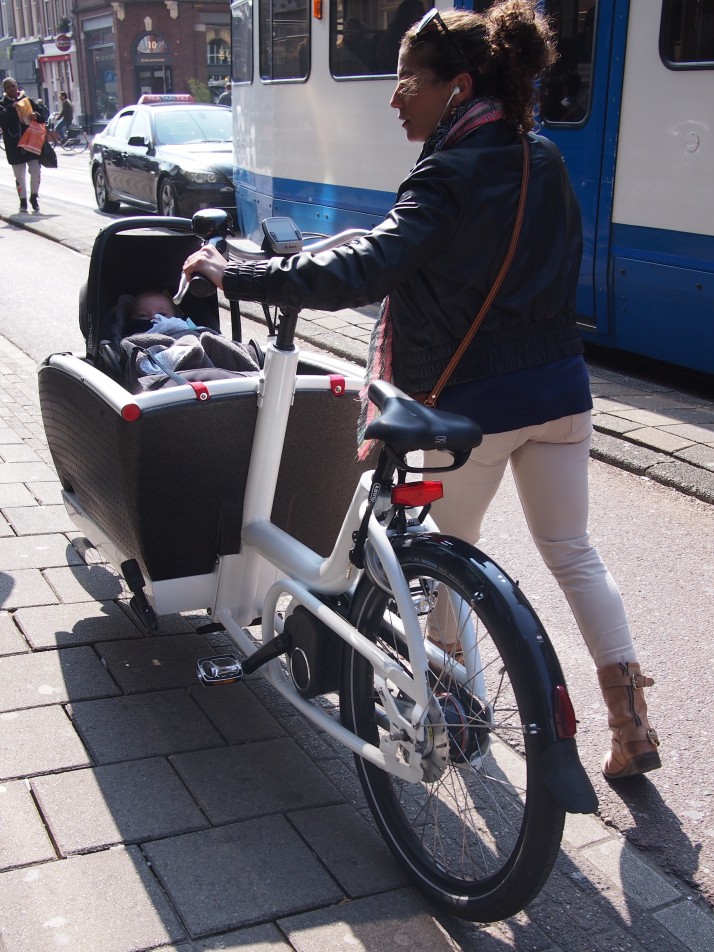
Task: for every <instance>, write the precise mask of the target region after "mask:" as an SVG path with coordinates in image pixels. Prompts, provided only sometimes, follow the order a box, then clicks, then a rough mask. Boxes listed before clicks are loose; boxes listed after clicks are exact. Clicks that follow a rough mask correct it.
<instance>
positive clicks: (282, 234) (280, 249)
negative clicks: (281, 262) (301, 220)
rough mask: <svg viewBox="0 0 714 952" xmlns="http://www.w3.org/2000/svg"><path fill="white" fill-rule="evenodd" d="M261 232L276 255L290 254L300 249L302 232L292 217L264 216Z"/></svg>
mask: <svg viewBox="0 0 714 952" xmlns="http://www.w3.org/2000/svg"><path fill="white" fill-rule="evenodd" d="M263 232H264V234H265V237H266V239H267V241H268V243H269V245H270V248H271V250H272V251H273V253H274V254H276V255H290V254H295V253H296V252H298V251H301V250H302V233H301V232H300V229H299V228H298V226H297V225H296V224H295V222H294V221H293V220H292V218H266V219H264V221H263Z"/></svg>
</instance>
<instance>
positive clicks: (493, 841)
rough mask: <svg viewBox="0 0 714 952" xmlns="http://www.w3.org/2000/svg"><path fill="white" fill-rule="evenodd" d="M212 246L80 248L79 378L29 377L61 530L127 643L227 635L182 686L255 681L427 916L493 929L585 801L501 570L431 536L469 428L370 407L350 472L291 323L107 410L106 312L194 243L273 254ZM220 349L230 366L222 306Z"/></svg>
mask: <svg viewBox="0 0 714 952" xmlns="http://www.w3.org/2000/svg"><path fill="white" fill-rule="evenodd" d="M226 228H227V226H226V225H225V223H223V224H221V221H220V215H219V213H214V212H201V213H198V215H197V216H195V217H194V221H193V222H190V221H188V220H184V219H171V218H136V219H125V220H121V221H116V222H113V223H112V224H111V225H109V226H108V227H107V228H106V229H104V231H103V232H102V233H100V235H99V236H98V238H97V240H96V243H95V246H94V249H93V253H92V257H91V262H90V268H89V278H88V282H87V286H86V289H85V291H84V292H83V294H82V295H81V299H80V323H81V325H82V328H83V331H84V333H85V339H86V343H87V347H86V353H84V354H82V355H79V354H77V355H72V354H54V355H52V356H50V357H48V358H47V360H46V361H44V363H43V364H42V366H41V367H40V370H39V388H40V400H41V407H42V415H43V420H44V425H45V430H46V434H47V439H48V443H49V447H50V450H51V453H52V457H53V460H54V464H55V467H56V469H57V473H58V475H59V478H60V481H61V485H62V492H63V497H64V502H65V505H66V507H67V510H68V512H69V514H70V516H71V518H72V521H73V523H74V524H75V526H76V527H77V529H78V530H79V531H80V532H82V533H83V535H84V536H86V537H87V539H88V540H89V541H90V542H91V544H92V545H93V546H95V547H96V548H97V549H98V550H99V551H100V552H101V553H102V555H103V556H104V557H105V558H106V559H107V560H108V562H109V563H110V564H111V565H112V566H113V567H114V568H115V569H116V571H117V572H119V573H120V574H121V576H122V577H123V579H124V580H125V582H126V585H127V588H128V589H129V590H130V592H131V593H132V595H131V604H132V607H133V609H134V612H135V614H136V616H137V618H138V620H139V622H140V623H141V624H142V625H143V626H144V628H145V629H146V631H147V632H151V631H152V630H156V628H157V627H158V625H159V624H160V616H161V615H165V614H169V613H174V612H184V611H191V612H195V611H196V610H204V611H206V612H207V613H208V615H209V616H210V622H209V623H210V624H211V625H215V626H217V627H220V628H221V629H222V630H224V631H225V632H227V634H228V635H229V636H230V639H231V640H232V642H233V643H234V644H235V651H230V652H224V653H223V654H222V655H219V656H216V657H210V658H204V659H201V660H200V661H199V664H198V671H197V676H198V678H199V680H200V681H201V682H202V683H203V684H204V685H206V686H207V687H206V689H207V690H220V689H221V685H223V684H228V683H235V682H236V681H239V680H240V678H241V677H242V676H243V675H245V674H251V673H253V672H259V673H260V674H262V675H263V676H264V677H265V678H266V679H267V680H268V681H269V682H270V684H272V686H273V687H274V688H275V690H276V691H277V692H279V694H280V695H282V697H283V698H285V699H287V700H288V701H289V702H290V703H291V704H292V705H293V706H294V707H295V709H296V710H297V711H299V712H300V713H302V714H303V715H304V716H305V717H306V718H307V719H308V720H309V721H310V722H312V723H313V724H315V725H316V726H317V727H318V728H319V729H321V730H323V731H325V733H327V734H328V735H329V736H330V737H332V738H334V739H335V740H336V741H337V742H339V743H341V744H343V745H344V746H345V747H346V748H347V749H348V750H350V751H351V752H352V753H353V754H354V755H355V762H356V767H357V771H358V774H359V777H360V780H361V783H362V787H363V790H364V795H365V798H366V800H367V803H368V805H369V807H370V810H371V812H372V814H373V816H374V819H375V821H376V824H377V826H378V827H379V830H380V832H381V833H382V835H383V837H384V839H385V840H386V842H387V844H388V845H389V847H390V849H391V850H392V852H393V854H394V855H395V857H396V858H397V860H398V861H399V862H400V863H401V865H402V866H403V867H404V869H405V870H406V871H407V873H408V874H409V876H410V877H411V878H412V880H413V881H414V882H415V884H416V885H417V886H418V887H420V888H421V889H422V890H423V891H424V892H425V893H426V894H427V895H428V896H429V898H430V899H431V900H432V901H434V902H435V903H436V904H437V905H438V906H439V907H440V908H441V909H442V910H444V911H447V912H450V913H452V914H455V915H457V916H459V917H462V918H466V919H471V920H477V921H492V920H496V919H503V918H506V917H508V916H510V915H513V914H515V913H516V912H518V911H520V910H521V909H523V908H524V906H526V905H527V903H528V902H529V901H530V900H532V899H533V898H534V896H536V895H537V893H538V892H539V890H540V888H541V887H542V885H543V884H544V882H545V881H546V879H547V877H548V875H549V873H550V870H551V868H552V865H553V863H554V861H555V857H556V855H557V851H558V848H559V844H560V840H561V836H562V829H563V823H564V817H565V812H566V811H570V812H585V813H587V812H592V811H594V810H595V809H596V806H597V801H596V798H595V794H594V791H593V788H592V786H591V784H590V782H589V780H588V779H587V777H586V775H585V772H584V770H583V768H582V765H581V764H580V761H579V758H578V754H577V748H576V742H575V739H574V735H575V717H574V713H573V709H572V705H571V703H570V700H569V697H568V694H567V689H566V686H565V680H564V677H563V673H562V670H561V668H560V665H559V662H558V659H557V657H556V654H555V651H554V649H553V647H552V645H551V642H550V640H549V638H548V635H547V633H546V631H545V630H544V628H543V625H542V624H541V622H540V621H539V619H538V617H537V615H536V614H535V612H534V611H533V609H532V607H531V605H530V604H529V602H528V600H527V599H526V597H525V596H524V594H523V593H522V592H521V590H520V588H519V587H518V585H517V583H515V582H514V581H513V580H512V579H510V578H509V576H508V574H507V573H506V572H505V571H504V570H503V569H502V568H500V567H499V566H498V565H497V564H496V563H495V562H493V560H492V559H490V558H489V557H488V555H486V554H485V553H484V552H482V551H480V550H478V549H476V548H474V547H472V546H469V545H467V544H466V543H465V542H463V541H460V540H458V539H455V538H452V537H447V536H445V535H442V534H440V533H439V531H438V527H437V526H436V525H435V523H434V521H433V520H432V518H431V517H430V515H429V507H430V502H432V501H433V500H434V499H436V498H438V496H439V494H440V492H441V488H440V483H438V481H437V479H436V478H435V477H437V476H438V473H437V472H434V471H433V470H432V471H429V472H428V473H426V472H423V468H422V466H421V464H420V453H419V451H422V450H425V449H431V448H434V447H438V448H440V449H442V450H443V455H444V465H443V469H444V470H446V469H449V468H452V467H454V468H455V467H457V466H459V465H463V463H464V462H465V460H466V458H467V457H468V454H469V452H470V451H471V449H472V448H473V447H474V446H476V445H478V443H479V441H480V439H481V435H480V431H479V428H478V426H477V425H476V424H475V423H473V422H472V421H470V420H467V419H465V418H463V417H460V416H456V415H454V414H449V413H444V412H441V411H439V410H436V409H432V408H429V407H425V406H423V405H421V404H419V403H417V402H415V401H413V400H411V399H410V398H408V397H407V396H406V395H405V394H403V393H401V392H400V391H399V390H397V389H396V388H395V387H393V386H392V385H391V384H389V383H386V382H378V383H373V384H371V385H370V388H369V397H370V399H371V400H372V401H373V402H374V403H375V404H376V405H377V407H378V408H379V415H378V416H377V417H376V419H375V420H373V422H372V423H371V424H370V427H369V429H368V433H367V435H368V436H369V437H371V438H372V439H373V440H374V441H375V449H374V450H373V452H372V455H371V457H370V458H368V460H367V461H366V462H360V461H359V460H358V458H357V453H356V437H355V434H356V427H357V417H358V412H359V406H360V404H359V393H360V390H361V388H362V386H363V380H362V375H363V374H362V371H361V370H360V369H359V368H358V367H356V366H354V365H352V364H350V363H348V362H346V361H342V360H337V359H335V358H333V357H330V356H326V355H322V354H301V353H300V351H299V349H298V347H297V346H296V344H295V328H296V322H297V319H298V314H297V312H296V311H292V310H290V309H279V310H278V313H277V314H276V316H275V317H274V318H273V317H271V316H270V314H268V315H267V316H268V320H269V321H270V335H269V338H268V344H267V346H266V348H265V353H264V354H263V353H260V354H258V363H259V364H262V366H260V367H259V369H256V370H254V371H252V372H247V373H244V374H233V375H227V376H226V378H225V379H216V380H209V381H207V382H200V383H197V382H195V381H187V382H185V383H183V384H182V383H181V381H179V382H176V381H172V382H171V383H172V385H171V386H167V387H163V388H160V389H155V390H149V391H142V392H138V393H137V392H132V390H130V389H127V387H126V385H125V382H124V380H123V379H122V375H121V368H120V367H118V366H117V363H116V360H115V357H116V354H115V353H113V351H112V346H111V334H112V321H113V320H114V318H113V316H112V315H113V310H112V309H113V307H114V304H115V302H116V300H117V298H118V297H119V296H120V295H122V294H127V293H128V294H132V293H133V294H136V293H138V292H139V291H140V290H142V289H144V288H146V287H148V286H152V287H164V286H165V287H169V288H176V287H177V285H178V283H179V278H180V275H181V265H182V263H183V261H184V260H185V258H186V257H187V256H188V255H189V254H190V253H191V252H193V251H194V250H196V249H197V248H198V247H199V246H200V245H201V243H202V242H203V241H206V240H213V241H214V243H218V242H224V244H223V245H222V246H221V247H223V248H225V250H226V253H227V254H229V255H234V256H239V257H244V258H252V259H255V258H259V257H265V256H266V255H267V254H271V253H274V252H273V251H272V248H271V247H270V246H269V245H268V246H266V247H264V248H263V249H261V248H259V247H258V246H254V245H251V244H250V243H248V242H245V241H232V240H231V238H230V236H228V239H227V246H226V243H225V235H226ZM268 233H269V229H266V234H268ZM350 237H354V235H350V234H343V235H341V236H336V237H335V238H332V239H321V240H317V241H316V242H313V243H310V244H306V245H305V249H306V250H313V251H314V250H321V249H325V248H329V247H334V246H336V245H337V244H339V243H341V242H342V241H345V240H349V239H350ZM266 241H268V242H269V238H268V239H266ZM273 247H274V246H273ZM279 247H281V248H282V247H283V246H279ZM205 290H206V289H205V287H204V288H202V289H201V288H198V289H196V291H197V293H196V294H194V293H193V289H189V292H188V294H187V296H186V298H185V299H184V305H185V311H186V313H187V314H190V315H191V316H192V319H193V320H194V322H195V323H197V324H201V325H203V326H205V327H209V328H213V329H214V330H216V331H218V330H219V329H220V321H219V305H218V300H217V298H216V296H215V294H214V295H210V296H199V295H198V291H201V293H203V292H205ZM231 327H232V336H233V338H234V339H235V340H239V339H240V315H239V313H238V308H237V305H232V320H231ZM424 477H426V478H424ZM444 632H448V633H449V636H448V638H444V637H435V633H436V635H439V634H442V635H443V633H444ZM325 699H328V700H330V701H331V702H332V704H326V703H324V702H325ZM337 705H339V717H335V716H333V714H332V712H331V708H334V707H335V706H337ZM345 848H346V849H348V848H349V844H345Z"/></svg>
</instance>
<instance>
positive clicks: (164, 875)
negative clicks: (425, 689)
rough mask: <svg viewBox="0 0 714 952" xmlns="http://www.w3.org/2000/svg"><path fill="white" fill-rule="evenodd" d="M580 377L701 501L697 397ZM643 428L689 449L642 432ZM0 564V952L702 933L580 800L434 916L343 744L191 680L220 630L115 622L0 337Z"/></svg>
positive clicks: (548, 949)
mask: <svg viewBox="0 0 714 952" xmlns="http://www.w3.org/2000/svg"><path fill="white" fill-rule="evenodd" d="M0 214H1V203H0ZM29 217H30V216H28V218H29ZM53 227H55V228H56V227H57V223H56V222H55V225H54V226H53ZM65 240H66V241H67V243H68V244H69V243H70V242H71V241H72V239H71V238H70V237H68V238H66V239H65ZM71 246H72V247H74V245H71ZM323 319H324V318H315V319H314V320H312V321H309V322H308V323H307V325H303V327H304V328H305V327H306V328H307V329H306V330H305V334H306V336H308V335H309V336H310V337H311V339H312V340H313V342H317V343H320V344H321V345H325V346H329V347H330V349H332V350H333V351H335V350H336V351H339V352H341V353H343V354H345V355H346V356H350V357H352V358H353V359H360V357H361V356H362V353H361V352H360V353H358V352H357V349H356V345H355V343H354V337H355V335H356V332H353V331H350V330H345V329H344V328H341V327H338V328H335V327H334V326H331V327H328V328H327V330H325V329H324V328H325V325H324V324H321V323H319V321H320V320H323ZM338 319H339V320H342V315H340V316H339V318H338ZM362 320H364V317H363V316H362V315H359V316H355V312H351V313H350V314H348V316H347V326H348V327H350V326H357V325H358V324H360V323H361V321H362ZM353 322H354V323H353ZM366 329H367V331H368V326H367V328H366ZM336 335H339V337H337V336H336ZM326 336H329V337H330V340H331V341H333V338H334V340H336V341H337V343H338V344H340V347H344V348H345V349H344V350H341V349H340V347H338V346H336V344H335V343H334V341H333V342H332V343H328V342H327V340H326V339H325V338H326ZM362 346H363V347H366V344H365V343H364V340H363V341H362ZM348 347H351V348H353V349H352V351H351V352H350V351H349V350H348ZM594 385H595V389H596V392H597V393H599V394H600V395H599V396H598V401H599V405H598V412H599V415H600V416H601V417H602V416H605V417H607V420H604V421H601V425H604V426H606V427H609V429H607V430H602V431H601V432H600V434H599V436H598V442H599V441H600V440H604V441H605V443H606V446H607V447H610V449H611V451H612V454H613V456H614V455H615V454H616V453H617V452H619V453H620V454H621V456H622V459H621V461H620V463H619V464H620V465H626V466H627V468H634V467H635V466H640V467H645V468H646V469H643V470H642V471H646V472H647V475H650V476H652V477H653V478H658V475H663V474H665V473H667V472H669V473H675V474H676V473H680V475H679V477H678V479H679V480H680V483H681V488H682V489H683V490H684V491H686V492H695V490H696V492H695V494H700V493H704V495H701V496H700V498H708V499H709V501H712V496H711V485H710V484H709V489H707V488H706V487H707V483H706V480H703V481H702V482H701V483H700V482H699V481H698V480H695V479H694V478H693V475H692V473H690V472H689V470H688V469H684V467H685V466H686V467H689V468H690V469H691V470H694V471H695V475H696V474H697V473H698V472H700V473H701V474H703V476H706V474H709V476H711V475H712V470H714V465H713V464H712V460H711V454H712V453H714V433H713V432H712V431H713V430H714V415H713V414H712V408H711V405H710V404H707V403H706V402H705V401H690V400H689V399H684V398H681V397H679V396H678V395H677V394H675V393H673V392H667V391H660V392H657V393H652V392H651V391H646V390H645V389H643V387H642V385H640V384H638V383H637V382H635V381H633V382H628V381H622V379H621V378H619V377H615V375H604V374H603V375H602V377H600V375H599V374H598V375H596V376H595V379H594ZM648 398H649V401H650V402H648ZM655 407H656V408H657V409H656V410H655ZM665 409H666V415H665V413H664V411H665ZM647 412H649V413H651V414H655V413H657V414H662V415H663V416H664V419H659V418H658V419H655V418H654V417H653V416H646V413H647ZM707 413H708V414H709V415H708V416H707ZM665 420H666V421H667V422H665ZM613 421H619V423H618V422H613ZM618 427H619V430H621V431H622V432H618ZM672 428H675V429H672ZM676 428H679V429H676ZM643 431H654V432H655V433H659V434H661V435H662V437H661V438H662V439H664V438H666V435H667V434H669V435H671V436H674V437H675V438H678V439H680V440H685V441H686V440H688V443H687V446H682V445H679V446H677V447H674V446H670V447H669V448H667V449H665V448H663V447H662V446H659V447H653V445H652V444H647V443H645V442H643V440H644V438H645V437H646V438H647V439H649V438H650V437H649V436H648V435H646V434H645V433H644V432H643ZM638 434H640V435H641V439H640V440H638ZM694 436H696V437H698V438H697V439H694V438H693V437H694ZM703 437H708V438H709V442H708V443H707V441H706V439H704V438H703ZM687 449H689V450H690V455H696V454H697V453H699V454H702V456H701V458H702V459H703V460H704V462H703V463H699V464H697V463H696V462H695V461H694V460H692V459H689V458H687V457H686V456H683V454H684V453H685V451H686V450H687ZM707 454H708V455H707ZM707 460H708V466H707V465H705V463H706V461H707ZM667 467H669V469H667ZM636 471H640V470H636ZM682 474H687V475H682ZM668 479H669V481H670V484H674V485H679V484H680V483H676V482H674V477H673V476H672V477H668ZM662 481H665V479H664V478H663V479H662ZM702 487H703V488H702ZM707 492H708V493H709V494H710V495H709V496H707V495H706V493H707ZM0 569H1V570H0V605H2V611H0V897H1V898H0V950H2V952H45V950H47V952H49V950H56V949H57V948H63V947H64V948H67V949H71V950H72V952H130V950H131V952H143V950H150V949H159V950H162V952H170V950H173V952H199V950H209V949H211V950H213V949H226V950H237V949H241V950H245V949H250V950H256V952H268V950H270V952H281V950H285V952H287V950H290V949H292V950H295V952H343V950H344V952H361V950H364V952H394V949H401V948H404V949H410V950H413V952H442V950H444V952H447V950H455V949H462V950H464V952H476V950H478V952H492V950H493V952H503V950H511V949H513V950H526V949H529V950H530V949H538V950H541V952H556V950H562V952H566V950H567V952H578V950H582V952H589V950H614V949H628V950H634V952H644V950H648V952H684V950H689V952H709V950H711V949H712V948H714V917H713V916H712V914H711V911H710V910H709V909H708V908H707V907H706V906H705V905H704V904H703V903H702V902H701V900H700V899H699V898H698V897H697V894H696V893H695V892H694V891H693V890H691V889H689V888H688V887H686V886H685V885H684V884H682V883H680V882H678V881H677V880H675V879H674V878H673V877H672V876H670V875H667V874H664V873H663V872H661V871H660V870H658V869H657V868H656V867H654V866H653V865H652V864H651V862H650V860H649V858H648V857H646V856H644V855H643V854H641V853H639V852H638V851H637V850H635V849H634V848H633V847H631V846H630V845H628V844H626V843H625V842H624V840H623V838H622V837H620V836H618V835H617V834H615V833H614V832H613V830H612V829H610V828H608V827H606V826H605V825H604V824H603V823H601V822H600V821H599V820H598V819H597V818H595V817H570V818H569V819H568V824H567V827H566V837H565V840H564V843H563V849H562V851H561V854H560V856H559V859H558V862H557V864H556V868H555V870H554V873H553V875H552V876H551V878H550V880H549V882H548V884H547V886H546V888H545V889H544V891H543V893H542V894H541V896H539V897H538V899H537V900H536V901H535V902H534V903H533V904H532V905H531V906H530V907H529V909H528V910H527V912H524V913H521V914H520V915H518V916H515V917H513V918H512V919H510V920H508V921H507V922H503V923H497V924H493V925H489V926H476V925H471V924H465V923H460V922H458V921H456V920H453V919H447V918H441V917H439V916H437V915H436V914H435V912H434V910H433V909H432V908H430V906H429V905H428V904H427V903H426V902H425V901H424V900H423V898H422V897H421V896H420V895H419V894H418V893H417V892H415V891H414V890H412V889H411V888H410V887H409V886H408V885H407V883H406V882H405V881H404V878H403V876H402V874H401V872H400V871H399V869H398V868H397V867H396V866H395V864H394V863H393V861H392V859H391V857H390V856H389V854H388V852H387V851H386V848H385V847H384V845H383V843H382V841H381V839H380V837H379V836H378V834H377V832H376V830H375V828H374V826H373V823H372V820H371V818H370V816H369V814H368V813H367V812H366V808H365V805H364V801H363V798H362V794H361V790H360V788H359V783H358V780H357V777H356V774H355V771H354V766H353V763H352V759H351V756H350V755H348V754H346V753H345V751H343V750H342V749H341V748H339V747H337V746H335V745H334V744H333V743H332V741H331V740H330V739H329V738H327V737H326V736H324V735H323V734H321V733H320V732H318V731H316V730H315V729H314V728H312V727H311V726H309V725H307V724H306V723H305V722H304V721H303V720H302V718H300V717H299V716H298V715H296V713H295V712H294V711H293V709H292V708H290V707H289V706H288V705H287V704H286V703H285V702H284V701H282V700H281V699H280V698H279V697H277V696H276V695H275V694H274V692H272V689H270V688H269V687H268V686H267V685H266V684H265V683H263V682H262V680H261V679H260V678H258V677H254V678H250V679H247V681H246V682H244V683H242V684H240V685H235V686H230V687H224V688H221V689H214V690H211V689H206V688H201V687H199V686H198V685H197V684H196V682H195V675H194V671H195V660H196V658H198V657H200V656H203V655H205V654H206V653H207V652H208V653H209V654H210V653H215V651H214V649H219V650H220V647H221V645H222V636H221V635H220V634H219V635H203V634H200V633H199V632H198V631H197V628H198V627H200V625H201V624H203V623H204V622H205V621H206V618H205V616H202V615H195V616H194V615H191V614H185V615H181V616H174V617H169V618H162V620H161V622H162V624H161V630H160V632H159V633H158V634H157V635H155V636H152V637H146V636H145V635H144V634H143V633H142V632H141V631H140V630H139V629H138V628H137V627H136V625H135V624H134V622H133V620H132V617H131V615H130V613H129V612H128V610H127V593H126V591H125V590H124V589H123V586H122V583H121V581H120V580H119V579H118V578H117V577H116V576H115V575H114V573H113V572H112V571H111V570H109V569H108V568H107V567H106V566H105V565H103V564H101V563H100V562H99V561H98V560H97V559H96V553H95V552H94V550H91V549H87V548H86V546H85V545H84V544H83V541H82V539H81V537H79V536H78V534H77V533H76V532H75V531H74V529H73V527H72V525H71V524H70V522H69V520H68V518H67V516H66V514H65V512H64V507H63V506H62V505H61V503H60V494H59V485H58V482H57V479H56V476H55V473H54V470H53V468H52V464H51V460H50V458H49V453H48V449H47V444H46V441H45V438H44V432H43V429H42V425H41V420H40V414H39V406H38V399H37V390H36V374H35V366H34V363H33V361H31V360H30V359H29V358H28V357H27V356H26V355H24V354H23V353H22V352H21V351H19V350H18V349H17V348H16V347H14V346H13V345H12V344H10V343H9V342H7V341H5V340H3V339H1V338H0Z"/></svg>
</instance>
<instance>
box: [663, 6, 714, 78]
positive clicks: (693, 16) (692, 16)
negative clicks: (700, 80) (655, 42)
mask: <svg viewBox="0 0 714 952" xmlns="http://www.w3.org/2000/svg"><path fill="white" fill-rule="evenodd" d="M659 52H660V56H661V57H662V61H663V62H664V64H665V66H668V67H669V68H670V69H712V68H714V0H664V2H663V4H662V20H661V23H660V32H659Z"/></svg>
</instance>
